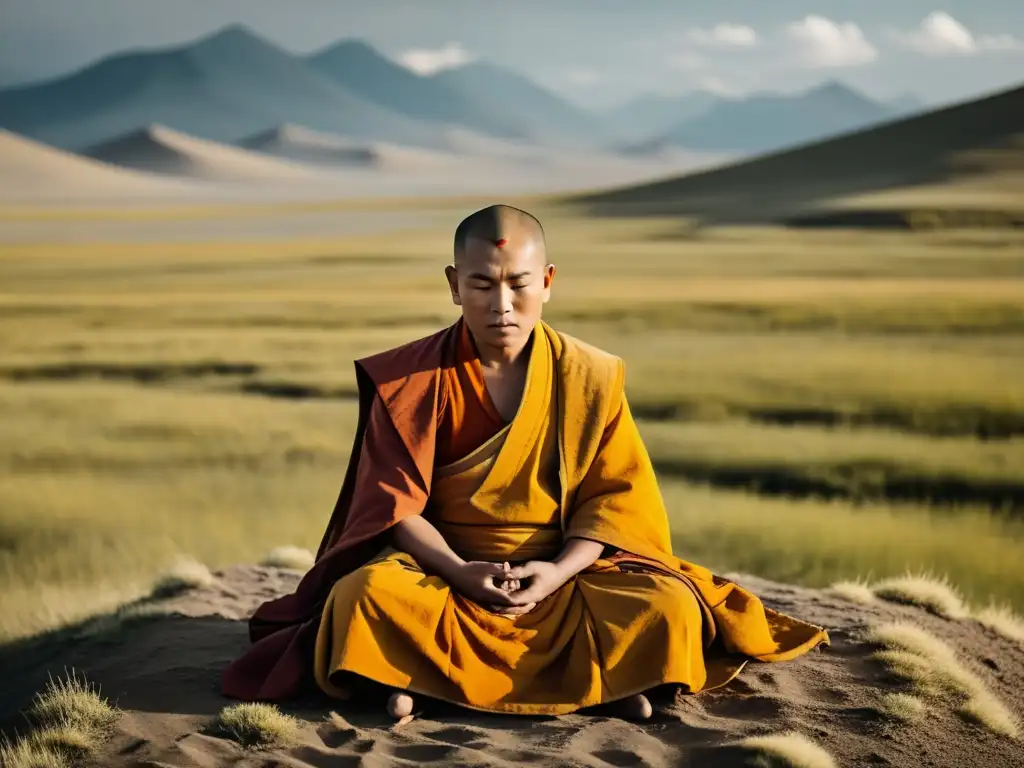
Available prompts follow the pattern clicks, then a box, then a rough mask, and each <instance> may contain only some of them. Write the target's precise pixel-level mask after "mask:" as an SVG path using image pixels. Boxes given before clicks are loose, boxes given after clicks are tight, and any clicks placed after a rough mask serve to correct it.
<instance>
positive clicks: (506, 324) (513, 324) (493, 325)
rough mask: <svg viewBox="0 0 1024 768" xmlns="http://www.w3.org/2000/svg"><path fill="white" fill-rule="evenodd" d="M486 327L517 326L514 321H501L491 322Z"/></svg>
mask: <svg viewBox="0 0 1024 768" xmlns="http://www.w3.org/2000/svg"><path fill="white" fill-rule="evenodd" d="M487 327H488V328H518V327H519V326H518V325H516V324H515V323H509V322H501V323H491V324H490V325H489V326H487Z"/></svg>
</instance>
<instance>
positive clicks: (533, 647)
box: [222, 321, 828, 714]
mask: <svg viewBox="0 0 1024 768" xmlns="http://www.w3.org/2000/svg"><path fill="white" fill-rule="evenodd" d="M463 333H464V328H463V325H462V323H461V321H460V322H459V323H456V324H455V325H454V326H452V327H451V328H449V329H446V330H445V331H443V332H441V333H440V334H436V335H435V336H433V337H429V338H428V339H425V340H421V341H420V342H413V343H412V344H410V345H406V346H405V347H401V348H399V349H398V350H394V351H392V352H390V353H384V354H383V355H379V356H376V357H375V358H369V359H367V360H366V361H361V362H360V363H358V364H357V376H358V378H359V381H360V390H361V395H363V397H362V398H361V401H362V403H363V407H362V408H361V417H360V424H359V428H358V430H357V438H356V445H355V447H354V450H353V459H352V462H351V463H350V466H349V472H348V473H347V475H346V481H345V483H344V484H343V487H342V493H341V494H340V495H339V500H338V503H337V504H336V507H335V513H334V515H332V519H331V523H330V524H329V526H328V530H327V532H326V533H325V536H324V539H323V541H322V542H321V547H320V549H319V551H318V554H317V561H316V563H315V564H314V567H313V569H312V570H311V571H310V572H309V573H307V574H306V576H305V577H304V578H303V580H302V582H300V584H299V587H298V588H297V590H296V592H295V593H294V594H293V595H286V596H285V597H283V598H278V599H277V600H273V601H270V602H268V603H266V604H264V605H263V606H261V607H260V609H259V610H258V611H257V612H256V614H255V615H254V617H253V619H252V620H251V621H250V635H251V637H252V639H253V640H254V645H253V647H252V648H251V649H250V651H249V653H247V654H246V655H244V656H243V657H242V658H241V659H239V660H238V661H236V662H235V663H234V664H232V665H231V666H229V668H228V669H227V670H226V671H225V675H224V679H223V685H222V689H223V691H224V693H225V694H227V695H229V696H235V697H238V698H247V699H263V700H272V699H281V698H286V697H288V696H291V695H294V694H295V693H297V692H299V691H300V690H302V689H303V688H304V687H306V686H309V685H310V683H311V680H310V678H312V679H313V681H315V683H316V685H318V686H319V687H320V688H321V690H324V691H326V692H328V693H330V694H333V695H336V696H344V695H346V693H347V691H346V688H345V678H346V675H347V674H351V673H354V674H358V675H362V676H364V677H368V678H370V679H374V680H377V681H378V682H381V683H384V684H386V685H389V686H392V687H396V688H404V689H407V690H410V691H413V692H418V693H423V694H427V695H430V696H434V697H437V698H441V699H445V700H449V701H453V702H456V703H459V704H461V705H463V706H468V707H473V708H477V709H484V710H490V711H501V712H514V713H523V714H541V713H545V714H558V713H562V712H570V711H573V710H575V709H579V708H581V707H585V706H589V705H592V704H598V703H602V702H605V701H611V700H614V699H616V698H621V697H623V696H628V695H630V694H633V693H637V692H640V691H643V690H647V689H649V688H651V687H654V686H655V685H659V684H662V683H678V684H680V685H682V686H684V687H685V688H686V689H687V690H689V691H691V692H698V691H700V690H706V689H708V688H711V687H715V686H718V685H722V684H724V683H725V682H727V681H728V680H730V679H731V678H732V677H733V676H735V675H736V674H737V673H738V672H739V670H740V669H741V668H742V666H743V665H744V664H745V663H746V662H747V661H748V660H750V659H757V660H760V661H784V660H789V659H793V658H795V657H797V656H799V655H801V654H803V653H805V652H807V651H808V650H810V649H812V648H814V647H815V646H817V645H819V644H822V643H827V642H828V636H827V633H826V632H825V631H824V630H823V629H821V628H819V627H816V626H813V625H810V624H807V623H805V622H802V621H800V620H798V619H794V618H791V617H788V616H785V615H782V614H779V613H776V612H774V611H771V610H769V609H767V608H766V607H764V606H763V605H762V603H761V602H760V600H759V599H758V598H757V597H756V596H755V595H753V594H751V593H749V592H748V591H746V590H744V589H742V588H740V587H739V586H737V585H736V584H733V583H731V582H728V581H726V580H724V579H721V578H719V577H717V576H715V575H713V574H712V573H711V572H710V571H708V570H707V569H705V568H703V567H701V566H698V565H695V564H692V563H687V562H685V561H682V560H680V559H678V558H676V557H675V556H674V555H673V554H672V551H671V542H670V536H669V526H668V518H667V514H666V510H665V507H664V503H663V501H662V498H661V495H660V492H659V490H658V486H657V481H656V478H655V475H654V470H653V467H652V466H651V462H650V459H649V457H648V455H647V453H646V451H645V449H644V447H643V443H642V441H641V440H640V437H639V434H638V432H637V429H636V425H635V423H634V422H633V419H632V417H631V415H630V413H629V408H628V404H627V402H626V399H625V395H624V369H623V364H622V361H621V360H619V359H618V358H615V357H613V356H611V355H608V354H606V353H603V352H601V351H599V350H596V349H594V348H593V347H590V346H588V345H586V344H584V343H582V342H579V341H577V340H575V339H572V338H570V337H568V336H566V335H564V334H559V333H556V332H555V331H554V330H552V329H551V328H550V327H549V326H547V325H546V324H545V323H540V324H539V325H538V326H537V328H536V329H535V331H534V334H533V342H532V348H531V353H530V360H529V369H528V374H527V381H526V386H525V389H524V395H523V398H522V401H521V403H520V407H519V412H518V413H517V415H516V417H515V418H514V419H513V421H512V422H511V424H509V425H507V426H506V427H504V428H503V429H501V430H500V431H499V432H498V433H497V434H496V435H494V436H493V437H492V438H491V439H489V440H486V441H485V442H484V444H483V445H481V446H478V447H477V448H476V449H475V450H473V451H471V452H470V454H469V455H468V456H465V457H463V458H460V459H458V460H455V461H452V462H448V463H445V464H442V465H441V466H437V467H435V459H436V457H437V456H438V455H443V454H444V451H442V450H439V447H438V445H437V442H438V436H439V434H443V431H444V430H443V429H442V430H441V431H440V433H439V425H438V418H437V417H438V412H439V405H440V401H441V396H442V392H443V391H444V389H443V386H444V379H443V377H444V376H446V375H449V376H450V375H451V371H452V369H453V368H456V367H457V365H458V362H457V361H458V350H459V349H460V344H459V339H460V337H461V334H463ZM463 394H465V392H463ZM367 436H369V442H367ZM449 458H450V457H449ZM412 514H425V515H427V516H428V519H431V521H432V522H433V523H434V524H435V526H437V527H438V529H439V530H440V531H441V532H442V534H443V535H444V536H445V537H446V540H447V541H448V542H449V544H450V546H452V548H453V549H455V550H456V551H457V552H459V553H460V554H461V555H462V556H463V557H472V558H474V559H486V560H494V561H502V560H514V561H521V560H526V559H550V558H552V557H554V556H555V555H557V553H558V552H559V551H560V549H561V546H562V543H563V542H564V540H565V539H567V538H569V537H573V536H579V537H584V538H589V539H593V540H596V541H599V542H602V543H603V544H605V548H606V549H605V555H604V556H603V557H602V558H601V559H600V560H598V561H597V562H596V563H595V564H594V565H593V566H591V567H590V568H588V569H586V570H585V571H584V572H582V573H581V574H579V575H578V576H577V577H575V578H574V579H571V580H570V581H569V582H567V583H566V584H565V585H564V586H563V587H562V588H560V589H559V590H557V591H556V592H555V593H554V594H553V595H551V596H550V597H549V598H547V599H546V600H544V601H542V603H541V604H539V605H538V606H537V607H536V608H535V609H534V610H533V611H531V612H530V613H528V614H526V615H524V616H520V617H504V616H498V615H495V614H492V613H490V612H489V611H487V610H486V609H484V608H482V607H480V606H478V605H475V604H474V603H472V602H471V601H469V600H466V599H465V598H463V597H462V596H460V595H457V594H453V593H452V592H451V590H450V589H449V588H448V587H447V585H445V584H444V583H443V581H441V580H440V579H439V578H438V577H437V576H434V575H430V574H424V573H423V572H422V570H421V569H420V568H419V567H418V565H417V564H416V563H415V561H414V560H413V558H412V557H411V556H409V555H407V554H405V553H399V552H394V551H391V550H389V549H388V548H387V545H388V536H387V533H388V530H389V529H390V527H391V526H392V525H394V523H396V522H397V521H398V520H400V519H402V518H404V517H406V516H408V515H412Z"/></svg>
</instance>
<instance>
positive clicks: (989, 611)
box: [974, 604, 1024, 644]
mask: <svg viewBox="0 0 1024 768" xmlns="http://www.w3.org/2000/svg"><path fill="white" fill-rule="evenodd" d="M974 620H975V621H977V622H979V623H980V624H983V625H984V626H986V627H988V628H989V629H992V630H994V631H995V632H996V633H997V634H999V635H1002V636H1003V637H1005V638H1006V639H1007V640H1015V641H1017V642H1018V643H1022V644H1024V619H1022V618H1021V617H1020V616H1018V615H1017V614H1016V613H1014V611H1013V609H1012V608H1010V606H1008V605H994V604H992V605H989V606H988V607H987V608H982V609H981V610H980V611H978V612H977V613H975V614H974Z"/></svg>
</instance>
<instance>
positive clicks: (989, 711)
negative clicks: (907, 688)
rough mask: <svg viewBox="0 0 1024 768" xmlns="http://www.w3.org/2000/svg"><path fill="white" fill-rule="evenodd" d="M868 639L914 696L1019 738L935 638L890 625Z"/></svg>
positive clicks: (1001, 710) (1014, 725)
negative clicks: (943, 703) (911, 687)
mask: <svg viewBox="0 0 1024 768" xmlns="http://www.w3.org/2000/svg"><path fill="white" fill-rule="evenodd" d="M868 639H869V641H870V642H874V643H877V644H879V645H881V646H883V647H884V648H885V650H882V651H879V652H878V653H876V654H875V655H874V657H875V658H876V659H877V660H878V661H880V662H882V663H883V664H884V665H885V666H886V667H887V668H888V670H889V671H890V673H891V674H893V675H895V676H896V677H899V678H902V679H904V680H907V681H908V682H910V684H911V685H912V686H913V687H914V689H915V691H916V692H917V693H919V694H921V695H923V696H926V697H929V698H933V699H936V700H940V701H943V702H945V703H947V704H948V705H949V706H950V708H951V709H955V710H957V711H958V712H960V713H961V714H962V715H964V716H965V717H968V718H970V719H972V720H974V721H975V722H977V723H979V724H980V725H982V726H984V727H986V728H988V729H989V730H991V731H992V732H994V733H998V734H1002V735H1004V736H1008V737H1010V738H1014V739H1015V738H1017V737H1018V736H1019V734H1020V726H1019V723H1018V722H1017V720H1016V718H1015V717H1014V715H1013V713H1011V712H1010V711H1009V710H1008V709H1007V708H1006V706H1005V705H1004V704H1003V703H1002V702H1001V701H1000V700H999V699H998V698H997V697H996V696H995V694H993V693H992V692H991V691H990V690H989V689H988V688H987V687H986V686H985V682H984V681H983V680H982V679H981V678H980V677H978V676H977V675H975V674H974V673H973V672H971V671H970V670H969V669H968V668H967V667H966V666H964V665H963V663H962V662H961V661H960V659H959V658H957V655H956V652H955V651H954V650H953V649H952V648H951V647H950V646H949V645H947V644H946V643H945V642H943V641H942V640H940V639H939V638H937V637H936V636H935V635H933V634H931V633H930V632H928V631H926V630H924V629H922V628H921V627H919V626H917V625H915V624H909V623H906V622H895V623H892V624H886V625H883V626H880V627H877V628H875V629H874V630H872V632H871V633H870V635H869V638H868Z"/></svg>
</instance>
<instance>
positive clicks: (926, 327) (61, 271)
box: [0, 210, 1024, 638]
mask: <svg viewBox="0 0 1024 768" xmlns="http://www.w3.org/2000/svg"><path fill="white" fill-rule="evenodd" d="M541 212H542V213H544V214H546V216H545V221H546V223H547V225H548V232H549V240H550V244H551V253H552V259H553V261H554V262H555V263H556V266H557V269H558V272H557V276H556V282H555V290H554V296H553V298H552V301H551V303H550V304H549V305H548V308H547V314H546V317H547V319H549V320H550V321H551V322H552V323H553V324H555V325H556V326H557V327H559V328H561V329H563V330H565V331H567V332H569V333H573V334H576V335H579V336H580V337H582V338H584V339H586V340H588V341H591V342H592V343H595V344H598V345H599V346H602V347H604V348H607V349H609V350H611V351H613V352H616V353H617V354H620V355H622V356H623V357H624V358H625V359H626V362H627V370H628V392H629V397H630V402H631V406H632V407H633V409H634V412H635V413H636V414H637V416H638V418H639V420H640V424H641V431H642V432H643V434H644V436H645V438H646V440H647V442H648V445H649V448H650V451H651V454H652V456H653V458H654V460H655V463H656V465H657V467H658V469H659V472H661V476H662V479H663V482H664V489H665V495H666V499H667V501H668V503H669V507H670V510H671V514H672V519H673V530H674V533H675V540H676V544H677V548H678V551H679V554H680V555H682V556H686V557H691V558H693V559H697V560H700V561H702V562H707V563H708V564H711V565H713V566H714V567H716V568H719V569H729V570H744V571H750V572H755V573H758V574H760V575H763V576H767V577H774V578H781V579H787V580H793V581H801V582H804V583H808V584H815V585H823V584H827V583H830V582H831V581H834V580H836V579H842V578H850V579H853V578H858V577H863V578H871V577H874V578H879V577H883V576H886V575H898V574H901V573H903V572H904V571H906V570H907V569H908V568H910V569H925V570H930V571H935V572H940V573H944V574H948V576H949V577H950V579H951V580H952V581H953V582H954V583H956V584H957V585H958V586H959V587H960V588H961V589H962V590H963V591H964V593H965V595H966V596H967V597H968V598H969V599H972V600H976V601H980V602H984V601H987V599H988V598H989V597H990V596H992V597H995V598H997V599H998V600H1007V601H1010V602H1012V603H1013V604H1014V605H1016V606H1017V607H1018V609H1020V608H1024V562H1022V560H1024V559H1022V558H1020V557H1017V556H1015V553H1016V552H1018V551H1019V549H1020V546H1021V542H1022V541H1024V526H1022V523H1021V520H1022V519H1024V512H1022V509H1021V498H1022V494H1024V387H1022V386H1021V384H1020V382H1022V381H1024V281H1022V279H1021V278H1022V277H1024V235H1021V234H1015V233H1012V232H1002V233H988V232H976V233H963V232H961V233H945V234H917V235H908V234H891V233H889V234H887V233H868V232H832V233H814V232H800V233H797V232H789V231H784V230H775V229H748V230H741V229H723V230H688V229H686V228H685V227H683V226H681V225H680V224H679V223H678V222H670V221H665V220H657V219H652V220H649V221H643V222H635V221H633V222H618V221H603V222H593V221H584V220H580V219H577V218H573V217H571V216H567V215H564V214H559V213H558V212H557V211H554V210H550V211H545V210H542V211H541ZM440 218H442V219H443V218H444V216H441V217H440ZM457 218H458V217H457V216H454V214H453V216H452V219H453V220H452V227H451V228H453V227H454V223H455V221H457ZM183 226H187V223H183ZM451 228H449V227H447V224H446V225H445V226H444V227H438V228H431V229H428V230H423V231H414V232H402V233H392V234H383V235H379V236H359V237H351V238H337V239H294V240H287V241H284V242H275V243H268V242H258V241H257V242H247V241H245V239H244V237H243V236H242V234H240V237H239V240H238V241H237V242H226V243H152V244H150V243H146V244H129V243H109V244H106V243H90V244H75V243H71V244H53V243H50V244H48V243H46V242H38V243H28V244H19V245H0V589H2V590H3V595H4V606H5V611H4V615H3V617H2V618H0V638H2V637H7V638H9V637H13V636H18V635H23V634H25V633H28V632H32V631H37V630H39V629H43V628H45V627H47V626H52V625H54V624H58V623H61V622H64V621H68V620H71V619H73V618H76V617H77V616H78V615H81V614H82V613H87V612H89V611H92V610H95V609H97V608H104V607H110V604H112V603H116V602H117V601H119V600H123V599H127V597H129V596H131V595H132V594H135V593H138V592H142V591H145V590H146V589H148V586H149V584H150V583H151V581H152V579H153V578H154V577H155V576H156V575H157V574H158V573H159V572H160V571H161V570H162V569H163V568H165V567H167V566H168V565H169V564H170V563H172V562H173V561H174V560H175V559H176V558H178V557H179V556H181V555H189V556H192V557H195V558H197V559H199V560H201V561H203V562H205V563H207V564H208V565H210V566H211V567H219V566H223V565H228V564H231V563H235V562H243V561H245V562H252V561H256V560H259V559H261V558H262V557H263V556H264V555H265V554H266V553H267V552H268V551H270V550H271V549H273V548H275V547H278V546H281V545H296V546H301V547H306V548H310V549H315V547H316V545H317V544H318V543H319V537H320V535H321V533H322V531H323V527H324V524H325V522H326V520H327V516H328V515H329V513H330V509H331V507H332V505H333V503H334V499H335V497H336V494H337V490H338V486H339V485H340V482H341V477H342V474H343V472H344V468H345V463H346V461H347V458H348V452H349V448H350V445H351V439H352V431H353V429H354V426H355V418H356V410H355V402H354V400H353V397H352V393H353V390H354V377H353V369H352V360H353V358H355V357H360V356H363V355H367V354H371V353H373V352H375V351H378V350H381V349H385V348H387V347H390V346H394V345H397V344H400V343H402V342H404V341H407V340H409V339H411V338H414V337H416V336H420V335H424V334H426V333H429V332H430V331H432V330H434V329H436V328H438V327H440V326H442V325H443V324H446V323H448V322H450V321H452V320H454V319H455V317H456V312H457V309H456V308H455V307H453V306H452V304H451V301H450V299H449V298H448V296H447V294H446V288H445V285H444V278H443V275H442V273H441V269H442V266H443V265H444V264H445V263H447V260H448V257H449V252H450V230H451Z"/></svg>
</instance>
